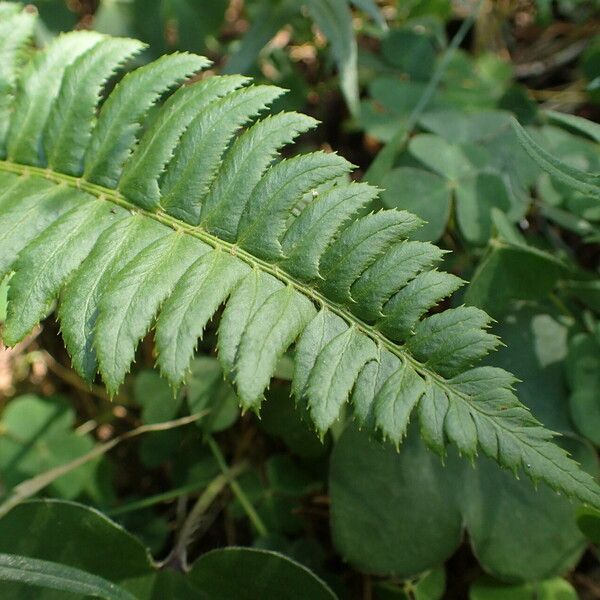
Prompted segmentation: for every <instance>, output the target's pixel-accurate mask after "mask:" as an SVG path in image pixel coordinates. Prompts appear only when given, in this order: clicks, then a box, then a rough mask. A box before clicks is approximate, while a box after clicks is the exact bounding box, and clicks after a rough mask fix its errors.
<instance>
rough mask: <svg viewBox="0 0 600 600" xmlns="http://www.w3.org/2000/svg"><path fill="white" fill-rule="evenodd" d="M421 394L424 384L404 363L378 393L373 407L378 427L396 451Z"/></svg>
mask: <svg viewBox="0 0 600 600" xmlns="http://www.w3.org/2000/svg"><path fill="white" fill-rule="evenodd" d="M424 391H425V383H424V381H423V380H422V379H421V378H420V377H419V376H418V375H417V374H416V373H415V371H414V369H413V368H412V367H411V366H410V365H408V364H406V363H404V364H403V365H402V366H401V367H400V368H399V369H398V370H397V371H396V372H395V373H394V374H393V375H391V376H390V377H388V379H386V381H385V383H384V384H383V385H382V386H381V387H380V389H379V391H378V392H377V394H376V396H375V400H374V407H373V411H374V413H375V421H376V423H377V427H378V428H379V429H380V430H381V431H382V433H383V435H384V436H385V437H389V438H390V439H391V440H392V441H393V442H394V443H395V444H396V447H398V446H399V444H400V442H401V441H402V439H403V438H404V436H405V435H406V429H407V427H408V423H409V420H410V414H411V413H412V411H413V409H414V407H415V406H416V405H417V404H418V402H419V400H420V399H421V396H422V395H423V393H424Z"/></svg>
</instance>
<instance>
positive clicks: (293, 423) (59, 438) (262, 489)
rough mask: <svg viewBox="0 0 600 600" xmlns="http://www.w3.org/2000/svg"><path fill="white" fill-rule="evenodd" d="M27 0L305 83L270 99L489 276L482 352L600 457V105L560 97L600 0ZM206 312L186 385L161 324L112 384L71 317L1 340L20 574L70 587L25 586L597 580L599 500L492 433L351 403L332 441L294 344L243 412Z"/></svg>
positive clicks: (597, 62)
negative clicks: (302, 388)
mask: <svg viewBox="0 0 600 600" xmlns="http://www.w3.org/2000/svg"><path fill="white" fill-rule="evenodd" d="M32 4H33V5H35V6H36V8H37V9H38V10H39V12H40V14H41V17H42V22H43V25H39V27H38V29H37V30H36V38H37V40H38V41H39V43H40V44H43V43H44V42H46V41H48V40H49V39H51V38H52V37H53V36H54V35H55V34H56V33H57V32H59V31H66V30H70V29H72V28H75V27H77V28H91V29H96V30H98V31H101V32H105V33H111V34H114V35H124V36H131V37H136V38H139V39H142V40H143V41H146V42H147V43H149V48H148V50H147V51H146V53H145V55H143V56H142V58H140V59H139V60H140V61H147V60H150V59H152V58H155V57H157V56H159V55H161V54H163V53H165V52H169V51H173V50H176V49H184V50H190V51H194V52H198V53H200V54H204V55H206V56H208V57H209V58H211V59H212V60H213V61H214V66H213V67H212V69H213V70H214V71H215V72H217V73H227V72H230V73H234V72H240V73H244V74H250V75H253V76H255V77H257V78H259V79H261V80H264V81H268V82H272V83H276V84H277V85H280V86H282V87H286V88H288V89H289V90H290V92H289V93H288V94H287V95H286V96H283V97H282V98H281V99H279V100H277V106H276V110H278V109H293V110H302V111H304V112H308V114H310V115H312V116H314V117H316V118H318V119H320V120H321V121H322V125H320V127H319V128H318V129H317V130H316V131H315V132H311V134H307V135H304V136H303V137H302V138H301V145H302V146H304V147H306V148H307V149H318V148H324V149H329V148H333V149H335V150H338V151H340V153H341V154H343V155H344V156H346V157H348V158H349V159H350V160H352V162H353V163H355V164H357V165H358V167H359V172H358V174H357V175H356V176H357V177H362V178H363V179H366V180H368V181H369V182H370V183H374V184H377V185H379V186H380V187H381V188H382V189H383V190H384V192H383V194H382V198H381V202H382V205H383V206H385V207H388V208H393V207H397V208H405V209H408V210H410V211H412V212H415V213H416V214H418V215H420V216H421V217H422V218H424V219H425V220H426V221H427V222H428V224H427V225H426V227H424V228H423V229H421V230H420V231H419V233H418V234H417V235H416V238H417V239H422V240H431V241H438V242H439V243H440V245H441V246H442V247H443V248H445V249H449V250H451V251H452V252H451V253H449V254H447V255H446V257H445V264H444V268H446V269H447V270H449V271H451V272H452V273H454V274H456V275H458V276H460V277H462V278H464V279H466V280H469V281H470V282H471V283H470V284H469V286H468V287H467V289H466V291H465V292H464V295H463V296H462V297H459V298H457V299H456V300H454V301H453V302H455V303H456V304H457V305H458V304H460V303H461V302H464V303H466V304H468V305H474V306H478V307H480V308H483V309H485V310H487V311H488V312H489V313H490V314H492V315H493V316H494V318H495V319H496V323H495V325H494V327H493V333H495V334H498V335H500V336H501V338H502V340H503V341H504V343H505V344H506V347H505V348H502V349H501V350H500V351H499V352H497V353H496V354H495V355H494V356H492V357H490V358H489V362H488V364H492V365H495V366H500V367H503V368H506V369H508V370H510V371H512V372H513V373H515V374H516V375H517V376H518V377H519V378H520V380H522V382H521V383H520V384H518V387H517V390H518V394H519V397H520V399H521V400H522V401H523V402H524V403H525V404H526V405H527V406H528V407H529V408H531V409H532V411H533V412H534V414H535V415H536V416H537V417H538V418H539V419H540V420H541V421H542V422H543V423H544V425H545V426H547V427H549V428H551V429H553V430H554V431H557V432H560V433H562V434H563V435H564V437H563V443H564V445H565V447H566V448H567V449H568V450H569V451H570V452H571V453H572V454H573V456H574V457H575V458H576V459H577V460H578V461H579V462H580V463H581V464H582V465H583V466H584V467H585V468H586V469H587V470H588V471H590V472H591V473H594V474H596V473H597V468H598V466H597V446H598V445H599V444H600V434H599V432H600V381H599V375H598V374H599V373H600V368H599V367H600V364H599V357H600V352H599V350H600V348H599V346H600V322H599V321H598V316H599V314H600V278H599V276H598V255H599V249H598V248H599V247H598V242H599V240H600V225H599V224H600V204H599V203H598V197H597V195H595V194H594V191H593V189H590V188H581V187H579V189H578V186H577V185H575V186H574V185H573V184H572V181H570V180H566V179H565V177H564V173H567V174H568V173H572V172H573V171H572V169H576V170H578V171H579V172H584V173H592V174H594V173H596V174H597V173H598V170H599V163H600V153H599V152H598V133H597V129H596V128H595V127H594V126H593V123H588V122H585V123H583V122H581V121H578V120H573V119H570V118H569V117H568V116H567V117H565V115H571V114H574V115H578V116H581V117H585V118H587V119H589V120H591V121H594V120H597V117H598V114H599V112H598V103H599V102H600V96H599V92H598V86H599V85H600V38H598V37H597V36H595V35H594V33H595V31H597V25H598V14H599V13H598V8H599V7H598V4H597V3H596V2H594V1H575V0H566V1H562V2H555V3H554V2H547V1H545V0H538V1H537V2H526V1H523V2H521V1H516V0H515V1H512V0H503V1H499V2H486V1H483V2H480V3H477V2H469V1H466V0H465V1H464V2H460V1H457V2H452V3H451V2H448V1H445V0H410V1H403V2H385V1H384V2H371V1H369V0H360V1H358V0H357V1H353V2H347V1H346V0H321V1H317V0H315V1H314V2H311V1H305V2H301V1H299V0H246V1H245V2H240V1H231V2H226V1H220V0H205V1H202V0H152V1H148V0H131V1H126V0H103V1H102V2H100V3H97V2H92V1H90V2H84V1H80V2H66V3H65V2H58V1H52V0H44V1H41V0H40V1H39V2H33V3H32ZM432 82H433V83H435V84H436V85H435V86H434V85H432ZM512 117H517V118H518V120H519V121H520V122H521V123H522V124H523V125H524V126H525V127H526V131H527V133H528V134H529V136H530V137H531V139H532V140H533V142H534V143H535V144H537V145H539V147H541V148H542V149H543V150H544V151H546V152H547V153H549V154H550V155H551V156H552V157H554V159H556V160H557V161H559V163H557V165H558V166H556V165H555V167H554V169H549V170H550V173H549V172H547V170H545V169H543V168H541V167H540V161H539V160H538V161H536V160H534V158H532V156H533V155H535V147H534V151H533V153H531V152H529V153H528V152H527V150H526V149H525V148H524V147H523V146H522V145H521V143H520V142H519V137H518V135H517V133H516V132H515V130H514V129H513V128H512V127H511V120H512ZM536 147H537V146H536ZM530 150H531V148H530ZM565 169H566V170H565ZM561 174H562V175H561ZM6 285H7V283H6V282H5V283H4V284H3V287H4V288H5V287H6ZM4 293H5V292H4ZM2 303H3V300H2V301H0V304H2ZM2 310H3V308H2V306H0V312H1V311H2ZM0 316H2V315H1V314H0ZM215 329H216V328H215V327H212V328H211V329H210V330H209V331H208V332H207V335H206V336H205V339H204V341H203V342H202V343H201V345H200V347H199V349H198V352H197V356H196V358H195V359H194V362H193V365H192V373H191V377H190V379H189V381H188V384H187V385H186V386H185V387H184V388H183V389H181V390H180V392H179V393H178V394H177V396H176V398H173V397H172V396H173V394H172V392H171V390H170V388H169V387H168V385H167V383H166V382H165V381H164V380H162V379H161V378H160V377H159V376H158V374H157V372H156V371H154V370H153V369H152V367H153V364H154V356H153V354H152V340H151V339H147V340H145V341H144V342H143V344H142V345H141V347H140V349H139V352H138V356H137V357H136V368H135V369H134V371H133V372H132V374H131V376H130V377H129V378H128V380H127V382H126V385H125V386H124V388H123V389H122V390H121V391H120V392H119V395H118V396H117V398H116V399H115V400H114V401H110V400H109V399H108V397H107V396H106V393H105V392H104V391H103V389H102V388H101V387H99V386H96V385H94V386H92V387H91V388H88V386H87V385H86V384H84V383H83V382H82V381H81V380H80V379H79V378H78V377H77V376H76V375H75V374H74V373H73V371H71V370H70V368H69V359H68V358H67V356H66V354H65V351H64V349H63V348H62V345H61V342H60V340H59V338H58V337H57V325H56V323H55V322H54V319H53V318H50V319H47V320H46V321H45V322H44V324H43V326H42V327H41V328H39V329H38V330H36V331H35V332H34V334H33V335H32V336H30V337H29V338H28V339H27V340H25V341H24V342H23V343H21V344H20V345H19V346H17V347H16V348H14V349H11V350H3V351H2V354H1V355H0V393H1V394H2V413H1V416H0V485H1V488H0V493H2V495H3V501H4V503H3V504H0V515H2V518H0V576H1V577H2V578H3V579H4V581H5V582H4V583H0V589H1V590H2V593H3V597H7V598H10V597H15V598H21V597H28V596H27V595H25V594H29V593H31V594H33V596H31V597H36V598H41V597H43V598H46V597H48V598H52V597H57V598H58V597H60V598H63V597H66V594H65V592H64V591H57V590H54V591H53V590H50V589H48V588H47V587H44V588H43V592H41V591H40V590H41V589H42V588H37V589H33V588H31V589H29V591H28V592H26V591H24V590H25V589H28V588H25V587H24V586H23V584H22V583H21V582H20V581H19V574H20V573H21V574H22V573H23V571H27V572H30V573H32V574H33V575H32V577H34V576H35V577H37V578H38V579H37V581H38V583H39V584H40V585H45V586H48V584H49V582H50V581H54V582H56V581H60V582H62V583H61V584H60V585H62V586H63V588H62V589H63V590H67V589H69V590H71V591H70V594H75V595H74V596H73V597H77V594H79V597H81V596H82V595H85V594H88V595H96V596H99V597H107V598H112V597H123V598H125V597H130V596H131V595H133V597H137V598H165V597H174V598H184V599H185V598H195V597H203V596H202V595H204V596H206V597H211V598H242V597H248V598H259V597H274V598H276V597H281V598H295V597H298V598H307V597H310V598H321V597H323V598H332V597H335V596H338V597H340V598H377V599H388V598H406V597H409V598H418V599H423V600H424V599H435V598H441V597H448V598H454V597H456V598H462V597H467V595H469V596H470V597H471V598H473V599H489V598H505V597H510V598H521V597H522V598H534V597H535V598H554V597H561V598H563V597H564V598H571V597H572V598H575V597H577V594H579V596H580V597H584V598H585V597H589V598H594V597H597V595H598V593H599V588H600V576H599V566H598V555H597V546H594V545H593V544H594V543H595V544H597V543H598V542H599V536H598V530H599V528H600V525H599V519H598V515H597V514H596V513H594V511H592V510H590V509H579V510H578V508H577V506H576V505H574V504H572V503H570V502H569V501H568V500H566V499H565V498H563V497H560V496H557V495H556V494H554V493H552V492H551V491H550V490H548V489H547V488H545V487H543V486H540V487H539V488H538V489H535V488H534V486H532V485H531V484H530V483H529V482H528V481H517V480H515V479H513V478H512V476H511V475H510V474H509V473H506V472H504V471H502V470H500V469H499V468H498V467H497V466H496V465H495V464H494V463H491V461H489V460H487V459H484V458H480V459H477V460H476V461H475V465H474V467H475V468H472V467H471V466H470V465H469V464H468V462H466V461H465V460H464V459H460V460H459V458H458V456H456V455H455V454H453V453H450V454H449V455H448V457H447V458H446V460H445V464H442V463H441V462H440V460H439V459H438V458H437V457H436V456H435V455H433V454H432V453H431V452H430V451H429V450H427V449H426V447H425V446H424V444H423V442H422V441H421V440H420V438H419V437H418V436H417V435H415V431H414V430H413V429H414V428H412V429H411V430H410V431H409V435H408V438H407V440H406V441H405V442H404V443H403V444H402V445H401V447H400V450H399V452H396V451H395V449H394V448H393V447H389V446H386V445H382V444H380V443H379V442H378V441H376V440H373V439H372V438H370V437H369V436H368V435H367V434H366V433H364V432H361V431H359V430H356V429H355V428H354V427H353V426H352V425H349V426H347V427H345V426H344V425H345V424H344V423H343V422H340V423H338V424H337V425H336V426H335V427H334V430H333V432H332V433H330V434H327V435H326V436H325V438H324V440H323V442H321V441H320V440H319V438H318V437H317V435H316V434H315V433H314V432H313V430H312V427H310V426H309V425H308V424H307V420H306V419H305V418H304V416H303V415H302V412H301V411H300V410H296V409H295V408H294V403H293V401H292V400H290V398H289V395H290V394H289V388H290V383H289V382H290V380H291V366H290V360H289V357H284V359H283V360H282V361H281V362H280V364H279V365H278V368H277V374H276V381H275V382H274V383H273V384H272V386H271V389H270V390H269V392H268V398H267V401H266V402H265V403H264V404H263V408H262V411H261V416H260V419H258V418H257V417H256V416H254V415H253V414H245V415H243V416H241V415H240V414H239V409H238V400H237V398H236V397H235V392H234V391H233V389H232V388H231V386H230V385H229V384H228V383H227V382H226V381H224V379H223V375H222V372H221V367H220V366H219V363H218V362H217V361H216V359H215V358H214V355H213V354H212V353H211V351H210V349H211V348H213V347H214V345H215V335H216V330H215ZM207 410H209V411H210V412H208V414H206V415H205V411H207ZM342 421H343V419H342ZM139 428H142V429H139ZM72 461H78V462H75V463H73V462H72ZM65 465H67V466H66V467H65ZM22 500H24V502H21V501H22ZM11 508H12V510H10V511H9V509H11ZM590 542H591V544H592V545H590ZM242 546H243V547H242ZM15 557H21V558H20V559H18V560H21V561H22V562H15V561H16V560H17V559H16V558H15ZM23 561H25V562H23ZM61 565H62V566H61ZM188 567H190V568H188ZM56 569H59V570H58V572H55V570H56ZM232 574H235V576H232ZM274 574H275V575H274ZM86 578H88V579H86ZM275 580H276V581H277V582H278V583H277V585H280V586H281V588H276V587H273V586H274V585H276V584H275V583H274V581H275ZM84 584H85V585H86V586H88V587H81V586H82V585H84ZM69 586H71V587H69ZM77 586H80V587H77ZM32 590H33V591H32ZM576 590H577V591H576ZM243 594H246V596H244V595H243ZM295 594H297V596H296V595H295ZM69 597H71V596H69Z"/></svg>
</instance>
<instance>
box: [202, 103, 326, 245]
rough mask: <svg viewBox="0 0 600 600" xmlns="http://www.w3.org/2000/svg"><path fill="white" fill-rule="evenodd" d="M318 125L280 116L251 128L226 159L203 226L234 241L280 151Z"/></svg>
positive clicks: (205, 206)
mask: <svg viewBox="0 0 600 600" xmlns="http://www.w3.org/2000/svg"><path fill="white" fill-rule="evenodd" d="M315 125H316V121H314V120H313V119H311V118H310V117H307V116H305V115H300V114H296V113H279V114H277V115H274V116H271V117H266V118H265V119H263V120H262V121H259V122H258V123H256V124H254V125H253V126H252V127H250V128H248V130H247V131H246V132H244V133H243V134H242V135H240V136H239V138H238V139H236V141H235V142H234V144H233V146H232V148H231V149H230V150H229V151H228V152H227V154H226V155H225V158H224V160H223V166H222V168H221V170H220V171H219V172H218V174H217V176H216V177H215V180H214V182H213V185H212V186H211V189H210V192H209V193H208V195H207V196H206V197H205V200H204V201H203V206H202V219H201V220H202V223H203V224H204V225H205V226H207V227H209V228H210V229H213V230H215V231H219V232H220V234H221V235H223V236H224V237H225V238H226V239H235V238H236V234H237V231H238V227H239V223H240V218H241V216H242V214H243V212H244V210H245V208H246V206H247V204H248V202H249V200H250V198H251V195H252V191H253V189H254V188H255V187H256V186H257V184H258V183H259V182H260V181H261V179H262V177H263V173H264V171H265V169H266V167H267V166H268V165H269V163H270V162H271V161H272V160H273V158H274V157H275V155H276V154H277V151H278V150H279V148H281V147H282V146H283V145H285V144H289V143H291V142H292V141H293V140H294V138H295V137H296V136H297V135H298V134H300V133H302V132H303V131H306V130H308V129H310V128H312V127H315Z"/></svg>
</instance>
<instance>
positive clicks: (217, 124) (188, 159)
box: [160, 85, 283, 225]
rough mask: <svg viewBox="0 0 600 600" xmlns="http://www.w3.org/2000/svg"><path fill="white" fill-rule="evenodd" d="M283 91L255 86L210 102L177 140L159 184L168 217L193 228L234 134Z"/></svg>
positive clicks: (163, 205)
mask: <svg viewBox="0 0 600 600" xmlns="http://www.w3.org/2000/svg"><path fill="white" fill-rule="evenodd" d="M282 93H283V90H280V89H279V88H276V87H274V86H264V85H255V86H250V87H247V88H242V89H241V90H235V91H233V92H231V93H229V94H227V95H226V96H224V97H223V98H220V99H218V100H215V101H213V102H211V104H209V105H208V106H207V107H206V108H205V109H204V110H203V111H202V113H200V115H199V116H198V117H196V118H195V119H194V120H193V121H192V122H191V123H190V124H189V125H188V126H187V129H186V131H185V132H184V134H183V135H182V136H181V140H179V144H178V145H177V148H176V150H175V152H174V155H173V158H172V159H171V161H170V162H169V165H168V166H167V168H166V171H165V173H164V177H163V180H162V184H161V196H162V197H161V201H160V205H161V206H162V208H163V209H164V210H165V211H166V212H167V213H169V214H171V215H173V216H175V217H177V218H178V219H182V220H183V221H185V222H187V223H191V224H193V225H196V224H197V223H198V222H199V220H200V203H199V199H200V198H202V197H203V196H204V195H205V194H206V193H207V192H208V189H209V187H208V186H209V184H210V183H211V181H212V179H213V177H214V175H215V172H216V170H217V168H218V166H219V164H220V162H221V156H222V154H223V153H224V152H225V149H226V148H227V146H228V144H229V142H230V140H231V138H232V137H233V135H234V133H235V131H236V130H237V129H238V128H239V127H241V126H242V125H244V124H245V123H246V122H247V121H249V120H250V118H251V117H252V116H254V115H256V114H258V113H259V112H261V111H263V110H264V109H265V108H266V107H267V106H268V105H269V104H270V103H271V102H273V100H275V98H277V97H278V96H280V95H281V94H282Z"/></svg>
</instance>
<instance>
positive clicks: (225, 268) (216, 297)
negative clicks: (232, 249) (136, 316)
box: [156, 250, 248, 385]
mask: <svg viewBox="0 0 600 600" xmlns="http://www.w3.org/2000/svg"><path fill="white" fill-rule="evenodd" d="M247 273H248V267H247V266H246V265H245V264H244V263H242V262H241V261H239V260H238V259H236V258H234V257H232V256H231V255H229V254H226V253H225V252H221V251H219V250H213V251H212V252H207V253H206V254H204V255H203V256H201V257H200V258H199V259H198V260H197V261H196V262H195V263H194V264H192V266H191V267H190V268H189V269H188V270H187V271H186V272H185V274H184V275H183V277H182V278H181V279H180V280H179V282H178V283H177V285H176V286H175V288H174V289H173V292H172V294H171V295H170V296H169V298H168V299H167V300H166V301H165V304H164V305H163V307H162V310H161V313H160V316H159V318H158V321H157V324H156V347H157V349H158V352H159V356H158V365H159V367H160V370H161V373H162V374H163V375H165V376H166V377H167V378H168V379H169V381H171V383H172V384H174V385H179V384H180V383H182V381H183V380H184V378H185V375H186V372H187V369H188V366H189V363H190V360H191V358H192V355H193V352H194V348H195V347H196V343H197V340H198V338H202V333H203V331H204V328H205V327H206V324H207V323H208V321H209V320H210V319H211V317H212V316H213V315H214V313H215V312H216V311H217V309H218V308H219V306H220V305H221V304H222V303H223V302H225V300H226V299H227V297H228V296H229V294H230V293H231V291H232V290H233V289H234V288H235V286H236V285H237V284H238V282H239V281H240V280H241V279H242V277H244V276H245V275H246V274H247Z"/></svg>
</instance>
